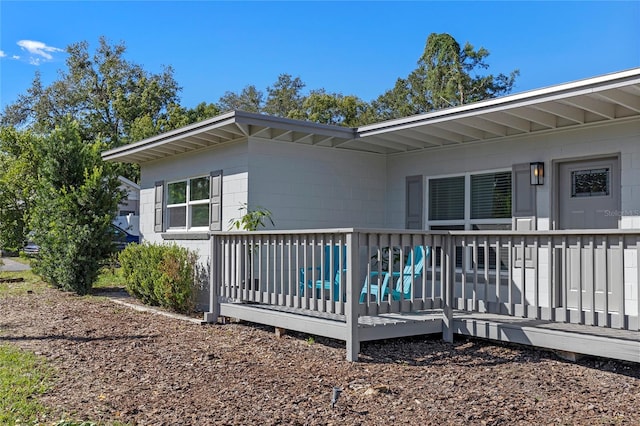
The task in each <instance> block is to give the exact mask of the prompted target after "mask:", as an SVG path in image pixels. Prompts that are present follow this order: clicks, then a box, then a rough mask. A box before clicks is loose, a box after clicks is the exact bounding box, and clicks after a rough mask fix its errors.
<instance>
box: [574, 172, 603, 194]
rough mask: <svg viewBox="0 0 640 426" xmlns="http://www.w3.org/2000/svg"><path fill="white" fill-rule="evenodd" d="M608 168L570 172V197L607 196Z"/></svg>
mask: <svg viewBox="0 0 640 426" xmlns="http://www.w3.org/2000/svg"><path fill="white" fill-rule="evenodd" d="M609 175H610V171H609V168H602V169H593V170H576V171H573V172H571V197H573V198H579V197H602V196H607V195H609V192H610V191H609V187H610V186H609V181H610V179H609Z"/></svg>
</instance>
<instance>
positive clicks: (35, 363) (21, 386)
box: [0, 345, 51, 425]
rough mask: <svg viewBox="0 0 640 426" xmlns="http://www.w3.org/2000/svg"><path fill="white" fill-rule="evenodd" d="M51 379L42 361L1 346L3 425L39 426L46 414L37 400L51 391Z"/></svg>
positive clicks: (0, 405)
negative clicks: (40, 419) (38, 422)
mask: <svg viewBox="0 0 640 426" xmlns="http://www.w3.org/2000/svg"><path fill="white" fill-rule="evenodd" d="M50 375H51V371H50V369H49V367H48V366H47V365H46V364H45V362H44V360H43V359H42V358H40V357H37V356H36V355H34V354H32V353H30V352H24V351H21V350H19V349H16V348H13V347H11V346H8V345H0V424H3V425H13V424H24V423H30V424H35V423H36V421H37V420H38V418H39V417H42V416H43V415H44V414H46V412H47V409H46V408H45V407H44V406H42V405H41V404H40V403H39V402H38V401H37V399H36V397H37V396H38V395H41V394H43V393H44V392H45V391H46V390H47V389H48V387H49V381H50Z"/></svg>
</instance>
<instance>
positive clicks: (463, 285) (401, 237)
mask: <svg viewBox="0 0 640 426" xmlns="http://www.w3.org/2000/svg"><path fill="white" fill-rule="evenodd" d="M211 237H212V251H211V253H212V258H211V259H212V265H211V266H212V269H211V270H212V273H211V286H210V287H211V299H210V306H211V308H210V310H211V312H210V313H209V315H208V317H209V318H215V317H217V314H218V312H219V303H221V302H232V303H236V302H237V303H257V304H262V305H269V306H273V307H279V308H283V309H284V308H292V309H302V310H304V311H306V312H308V313H309V314H310V315H324V316H331V317H332V318H335V319H337V320H339V321H344V322H346V326H347V329H348V333H347V335H348V336H350V337H348V338H347V346H348V347H349V345H350V344H351V345H352V347H353V349H352V351H353V350H355V351H356V356H357V350H358V344H359V342H358V338H357V328H358V317H360V316H376V315H381V314H394V313H397V314H402V313H409V312H415V311H423V310H433V309H441V310H442V312H443V324H444V336H445V338H446V339H451V338H452V324H453V323H452V321H453V312H454V311H467V312H480V313H491V314H499V315H511V316H518V317H526V318H531V319H536V320H551V321H559V322H572V323H578V324H587V325H594V326H601V327H615V328H621V329H627V330H638V327H639V325H638V318H639V317H640V307H639V305H640V304H639V303H638V286H639V283H640V267H639V266H640V233H638V232H637V231H623V230H606V231H601V230H597V231H596V230H590V231H588V232H583V231H539V232H512V231H422V232H417V231H395V230H394V231H390V230H358V229H332V230H314V231H272V232H226V233H225V232H223V233H212V236H211ZM385 278H386V281H385ZM385 284H386V285H385ZM349 340H353V341H352V342H351V343H350V342H349ZM354 345H355V346H354ZM349 352H350V351H349V350H348V353H349Z"/></svg>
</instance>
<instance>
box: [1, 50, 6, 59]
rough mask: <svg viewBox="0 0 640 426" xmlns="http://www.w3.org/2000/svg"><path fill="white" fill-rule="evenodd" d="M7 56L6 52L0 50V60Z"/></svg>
mask: <svg viewBox="0 0 640 426" xmlns="http://www.w3.org/2000/svg"><path fill="white" fill-rule="evenodd" d="M5 56H7V54H6V53H4V51H2V50H0V58H4V57H5Z"/></svg>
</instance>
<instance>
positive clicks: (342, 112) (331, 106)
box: [302, 90, 368, 127]
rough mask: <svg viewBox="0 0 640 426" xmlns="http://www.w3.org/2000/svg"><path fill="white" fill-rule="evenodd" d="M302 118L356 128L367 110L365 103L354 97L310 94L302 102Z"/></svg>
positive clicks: (334, 94)
mask: <svg viewBox="0 0 640 426" xmlns="http://www.w3.org/2000/svg"><path fill="white" fill-rule="evenodd" d="M302 109H303V114H304V118H305V119H307V120H309V121H313V122H316V123H322V124H332V125H336V126H346V127H356V126H358V125H360V124H361V122H362V117H363V115H364V114H365V113H366V112H367V110H368V105H367V103H366V102H364V101H363V100H361V99H360V98H358V97H356V96H344V95H342V94H339V93H326V92H325V91H324V90H318V91H314V92H312V93H311V94H310V95H309V96H308V97H307V98H306V99H305V100H304V102H303V108H302Z"/></svg>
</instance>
